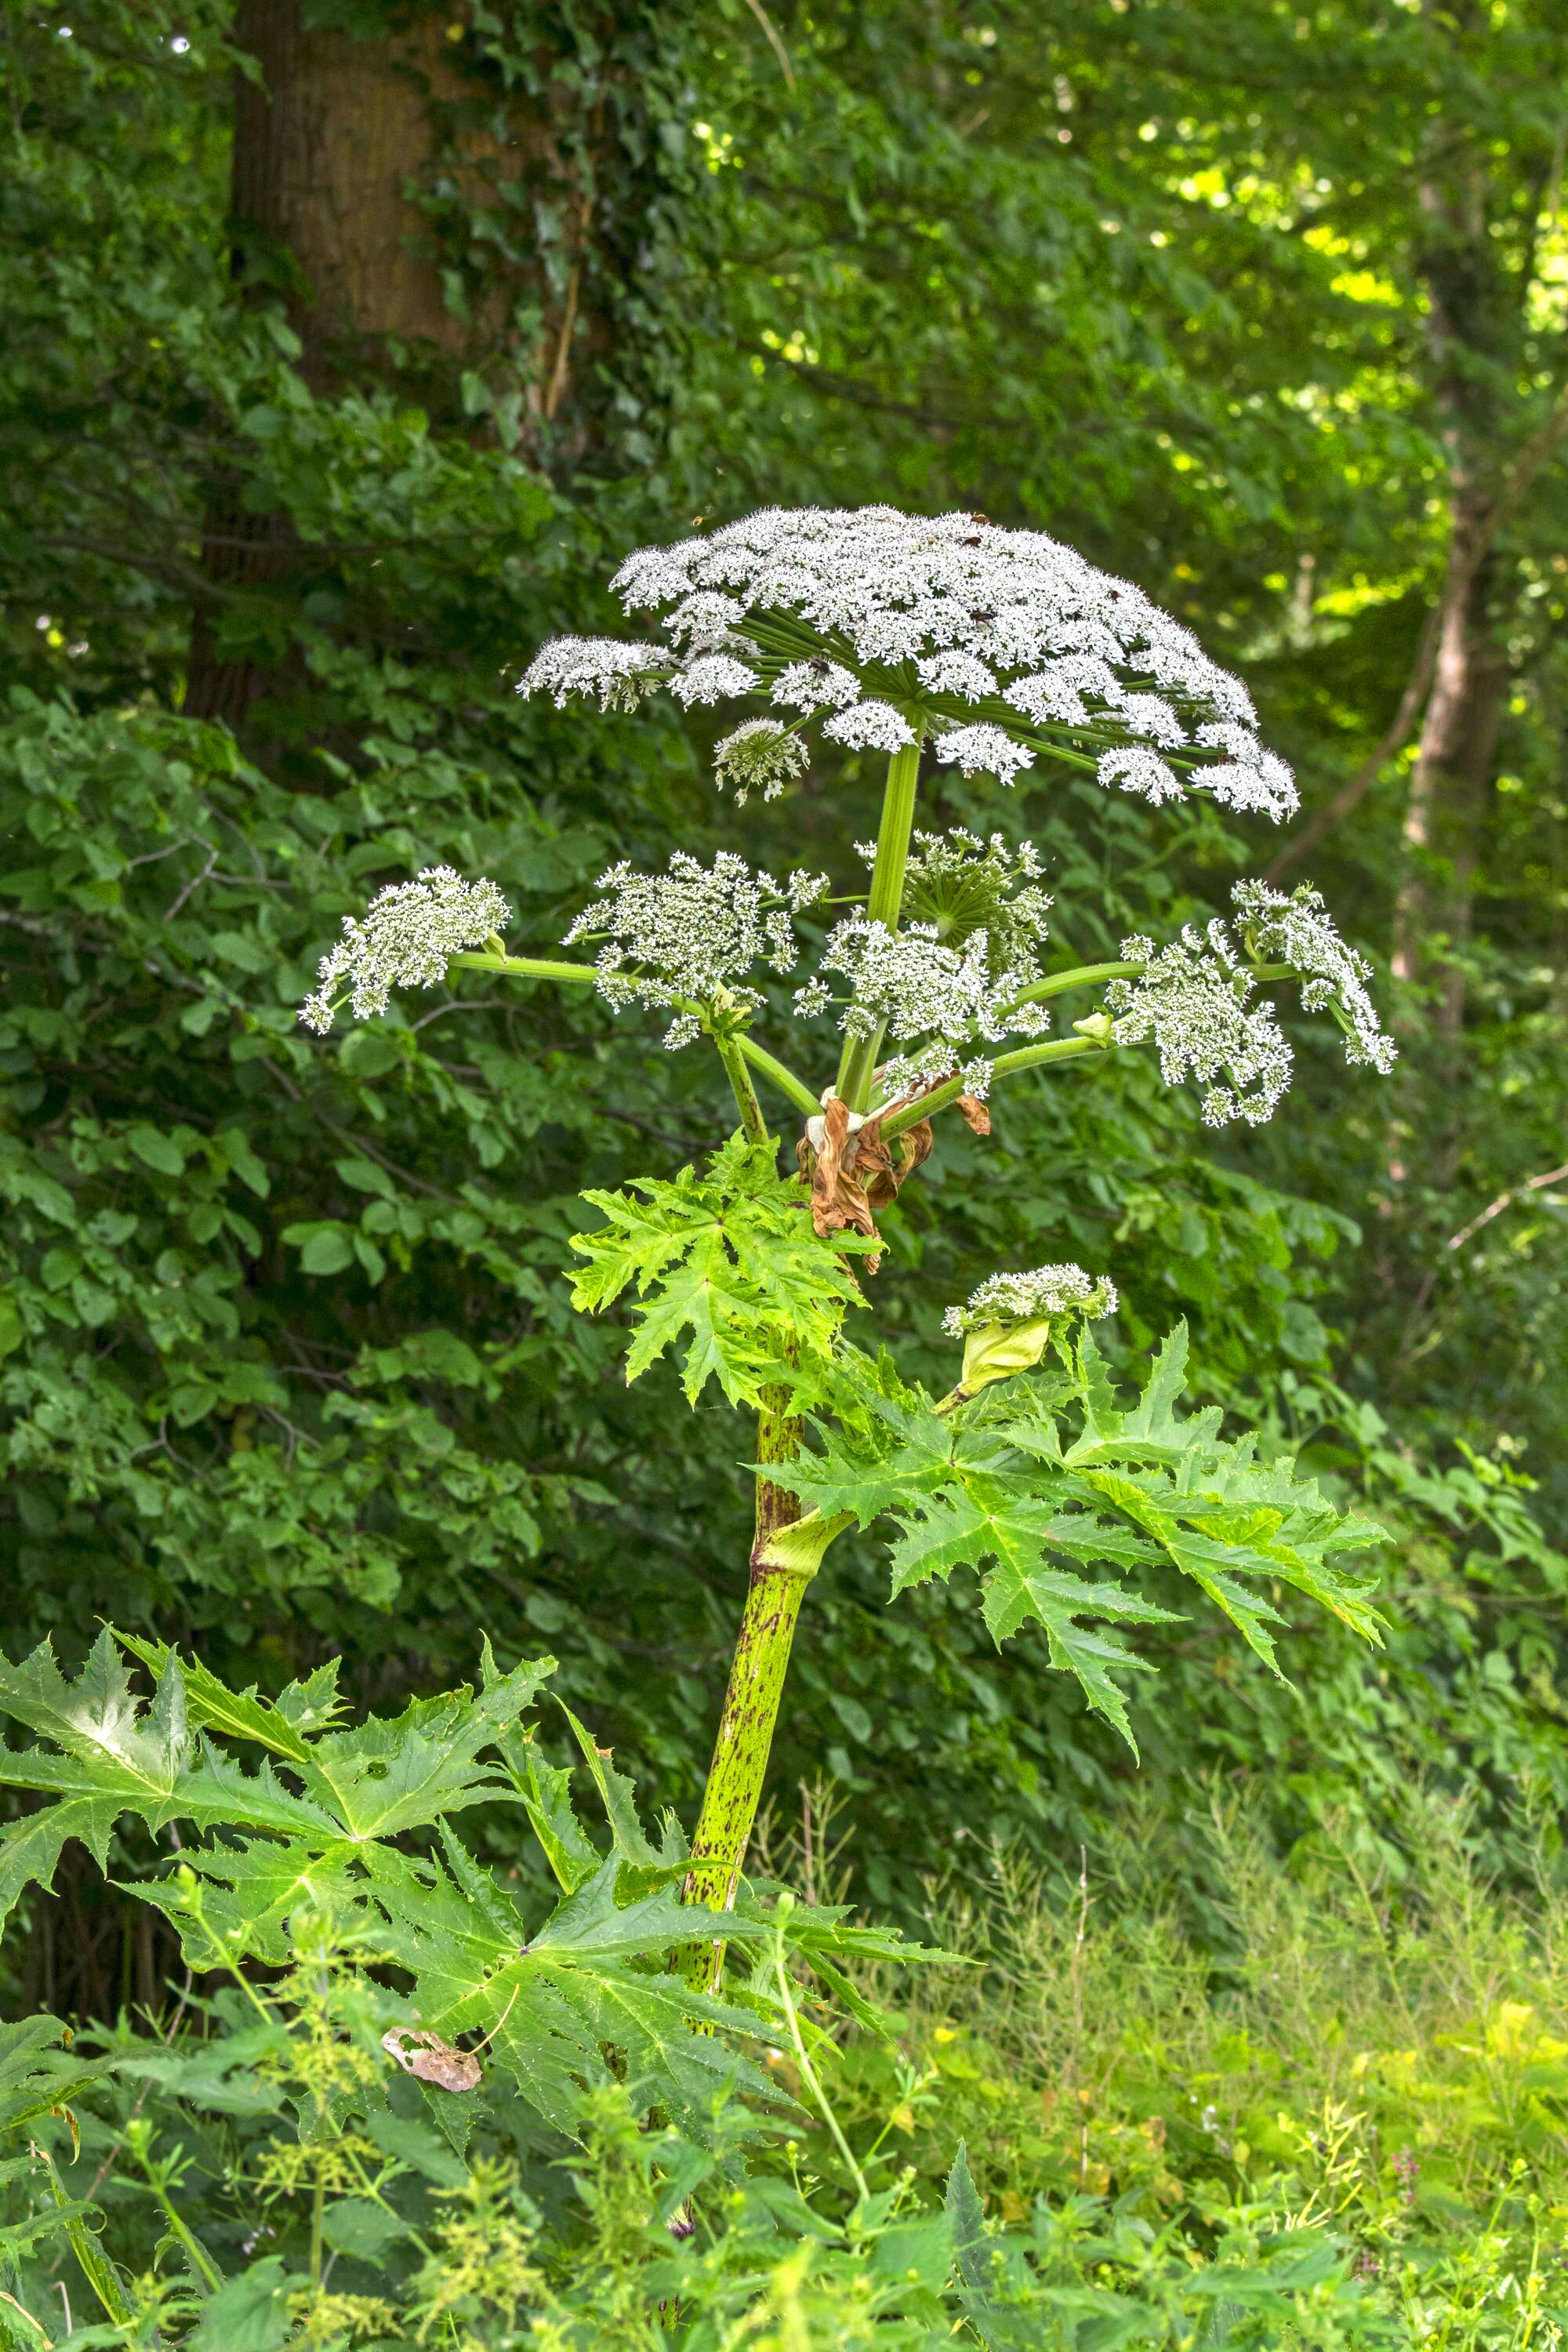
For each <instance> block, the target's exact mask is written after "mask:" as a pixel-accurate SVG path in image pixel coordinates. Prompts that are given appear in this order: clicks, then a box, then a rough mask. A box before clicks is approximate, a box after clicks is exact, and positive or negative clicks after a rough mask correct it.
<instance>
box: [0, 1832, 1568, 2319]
mask: <svg viewBox="0 0 1568 2352" xmlns="http://www.w3.org/2000/svg"><path fill="white" fill-rule="evenodd" d="M768 1830H769V1835H768V1838H767V1840H766V1843H767V1844H768V1846H769V1848H770V1849H771V1859H772V1861H773V1864H774V1865H775V1866H782V1865H785V1864H788V1865H789V1866H790V1867H791V1868H792V1870H793V1874H794V1875H795V1878H796V1881H797V1883H799V1884H801V1885H802V1892H803V1894H804V1895H805V1896H806V1897H807V1899H808V1900H812V1899H815V1900H817V1901H820V1900H823V1899H824V1898H830V1897H831V1896H832V1895H834V1893H835V1892H836V1891H837V1890H836V1885H835V1879H836V1875H837V1873H838V1871H839V1870H840V1868H841V1863H842V1857H841V1856H840V1855H839V1854H838V1853H837V1851H836V1843H835V1838H834V1832H833V1822H832V1802H831V1796H830V1794H826V1793H825V1792H821V1791H816V1792H812V1793H811V1795H810V1796H808V1797H807V1798H806V1800H805V1803H804V1805H803V1810H802V1813H801V1816H800V1819H799V1821H798V1822H795V1824H793V1825H784V1824H781V1823H780V1822H778V1821H777V1820H776V1819H775V1820H774V1821H773V1822H771V1823H770V1824H769V1825H768ZM1518 1835H1519V1842H1520V1848H1521V1858H1522V1859H1524V1860H1526V1861H1527V1862H1529V1863H1530V1864H1531V1869H1530V1870H1529V1872H1528V1873H1526V1874H1521V1879H1520V1881H1519V1882H1518V1884H1519V1885H1522V1886H1524V1887H1525V1888H1526V1889H1527V1891H1526V1892H1524V1893H1520V1892H1517V1891H1511V1892H1507V1893H1505V1892H1503V1891H1501V1890H1500V1889H1499V1888H1498V1887H1496V1886H1494V1885H1489V1883H1488V1882H1487V1881H1486V1879H1485V1878H1484V1877H1483V1876H1482V1874H1480V1872H1479V1868H1478V1866H1477V1864H1476V1861H1475V1858H1474V1855H1473V1853H1472V1850H1471V1844H1470V1841H1469V1838H1468V1829H1467V1822H1466V1816H1465V1812H1464V1810H1463V1808H1462V1807H1458V1806H1456V1805H1454V1804H1452V1803H1451V1802H1448V1801H1446V1800H1444V1799H1442V1798H1439V1797H1437V1796H1435V1795H1432V1794H1429V1793H1426V1792H1424V1791H1422V1790H1415V1791H1414V1792H1413V1793H1412V1794H1411V1795H1410V1797H1409V1799H1408V1801H1407V1806H1406V1818H1405V1823H1404V1836H1403V1839H1402V1841H1401V1843H1400V1845H1399V1846H1398V1847H1397V1848H1394V1847H1392V1846H1391V1847H1390V1849H1389V1852H1388V1856H1387V1858H1386V1860H1385V1861H1384V1864H1382V1865H1380V1866H1379V1868H1378V1869H1377V1870H1375V1871H1371V1870H1369V1868H1368V1867H1367V1865H1366V1864H1364V1863H1363V1860H1362V1859H1361V1857H1360V1855H1359V1853H1358V1852H1357V1851H1356V1850H1355V1849H1353V1848H1352V1846H1351V1844H1350V1843H1348V1842H1347V1841H1346V1840H1345V1839H1344V1838H1343V1837H1342V1835H1341V1834H1340V1832H1339V1829H1338V1826H1337V1824H1336V1823H1335V1822H1333V1821H1332V1820H1324V1821H1323V1822H1321V1824H1320V1828H1319V1831H1318V1832H1317V1834H1316V1836H1315V1837H1314V1838H1313V1839H1312V1840H1310V1841H1309V1842H1308V1843H1306V1844H1305V1845H1304V1846H1303V1847H1302V1848H1301V1849H1300V1851H1299V1852H1298V1853H1296V1854H1295V1855H1294V1856H1292V1857H1291V1859H1290V1861H1289V1864H1282V1863H1281V1862H1280V1861H1279V1859H1278V1858H1277V1856H1276V1855H1274V1854H1273V1853H1271V1852H1270V1851H1269V1850H1268V1847H1267V1846H1266V1845H1265V1844H1264V1843H1263V1841H1262V1839H1261V1836H1260V1834H1259V1833H1258V1832H1257V1831H1256V1829H1255V1828H1254V1826H1253V1825H1252V1824H1251V1822H1249V1820H1248V1817H1247V1811H1246V1808H1245V1806H1244V1805H1243V1804H1242V1803H1240V1802H1238V1801H1235V1800H1234V1799H1232V1800H1229V1801H1218V1800H1217V1799H1216V1800H1215V1801H1214V1802H1213V1803H1212V1804H1210V1805H1209V1806H1208V1807H1207V1808H1206V1810H1205V1809H1202V1808H1199V1809H1195V1810H1194V1814H1193V1816H1192V1817H1191V1819H1190V1820H1189V1822H1187V1824H1186V1825H1185V1829H1184V1832H1182V1833H1180V1834H1178V1833H1177V1832H1173V1830H1172V1829H1171V1828H1170V1827H1169V1825H1168V1824H1167V1825H1164V1826H1160V1825H1157V1824H1154V1823H1153V1822H1152V1821H1151V1822H1140V1821H1139V1819H1138V1818H1137V1817H1136V1816H1135V1815H1134V1816H1131V1817H1130V1818H1129V1820H1128V1822H1127V1825H1126V1827H1125V1828H1124V1830H1123V1832H1121V1835H1120V1836H1119V1838H1118V1840H1117V1841H1116V1842H1115V1843H1112V1844H1108V1845H1106V1846H1104V1847H1102V1848H1100V1850H1098V1851H1092V1852H1089V1853H1084V1854H1081V1855H1075V1856H1073V1857H1072V1864H1071V1867H1070V1868H1069V1869H1068V1870H1066V1871H1064V1872H1063V1873H1062V1874H1061V1875H1060V1876H1059V1878H1058V1879H1056V1880H1043V1879H1041V1878H1040V1877H1039V1876H1038V1875H1037V1874H1031V1873H1029V1872H1028V1871H1027V1870H1026V1869H1025V1868H1024V1867H1022V1866H1021V1865H1019V1864H1017V1863H1016V1862H1015V1861H1014V1860H1012V1859H1011V1858H1010V1857H1009V1856H1008V1855H1007V1854H1006V1853H993V1854H991V1855H989V1856H987V1857H985V1859H984V1863H983V1864H982V1865H981V1866H980V1867H979V1868H978V1869H976V1870H975V1871H973V1873H972V1874H971V1875H970V1876H969V1878H968V1879H967V1881H960V1879H959V1878H958V1877H957V1876H956V1874H952V1875H950V1876H949V1877H948V1878H947V1879H946V1880H945V1881H944V1882H939V1883H934V1884H933V1885H932V1888H931V1925H932V1927H933V1929H934V1930H935V1931H936V1937H937V1939H938V1940H941V1941H942V1942H945V1943H946V1944H947V1946H948V1947H949V1948H950V1949H962V1950H963V1951H966V1952H967V1953H968V1954H969V1955H970V1956H971V1958H970V1960H969V1962H968V1964H966V1965H963V1966H958V1967H952V1968H930V1967H928V1968H924V1969H919V1970H913V1971H910V1972H907V1973H904V1974H902V1975H900V1976H899V1977H897V1978H894V1977H893V1976H892V1975H891V1974H890V1972H883V1974H884V1980H882V1981H879V1982H875V1983H873V1984H872V1985H871V1986H870V1987H869V1988H868V1990H871V1991H872V1992H874V1993H875V1994H876V1995H877V1996H878V1997H879V2000H882V2001H883V2002H885V2003H890V2004H893V2005H894V2006H893V2008H892V2015H893V2021H894V2029H895V2030H894V2032H893V2035H892V2038H891V2039H890V2040H889V2041H886V2042H884V2041H881V2040H879V2038H878V2037H877V2036H876V2035H875V2034H873V2033H871V2032H865V2031H862V2030H857V2031H855V2032H848V2031H845V2032H843V2033H842V2034H841V2035H840V2037H839V2039H838V2041H837V2042H834V2041H831V2040H829V2041H826V2042H825V2041H824V2040H822V2039H821V2038H819V2037H818V2036H816V2034H814V2033H812V2032H809V2031H807V2032H805V2033H804V2034H803V2035H802V2037H801V2038H800V2040H799V2041H798V2042H797V2043H796V2045H795V2055H794V2056H792V2055H791V2054H790V2049H789V2046H788V2043H789V2037H788V2036H787V2035H786V2036H785V2037H784V2046H783V2047H782V2048H781V2049H779V2050H777V2051H775V2053H773V2062H772V2072H773V2074H774V2075H775V2077H776V2079H777V2087H778V2090H779V2092H780V2094H781V2097H782V2099H783V2100H784V2101H787V2102H789V2103H790V2104H788V2105H784V2106H782V2107H781V2111H780V2114H779V2116H778V2118H777V2120H776V2124H775V2127H774V2128H773V2130H772V2131H771V2133H769V2134H768V2135H766V2136H765V2137H763V2140H762V2141H761V2142H760V2143H759V2141H758V2138H757V2125H756V2116H755V2113H754V2108H753V2111H752V2113H751V2114H750V2115H747V2116H742V2112H741V2110H740V2107H739V2105H736V2107H735V2108H734V2110H733V2112H727V2111H726V2109H725V2106H724V2105H723V2102H722V2100H720V2101H719V2103H718V2104H717V2105H715V2109H714V2113H713V2115H712V2117H711V2119H710V2128H708V2129H707V2130H706V2131H705V2132H704V2133H703V2134H702V2135H701V2136H700V2137H693V2136H692V2135H691V2134H689V2132H687V2131H685V2130H678V2129H677V2128H675V2127H674V2126H672V2125H669V2124H668V2123H665V2122H661V2120H660V2119H659V2117H658V2116H657V2114H656V2115H655V2116H653V2117H651V2118H647V2117H642V2118H639V2116H638V2112H637V2095H636V2085H635V2084H629V2083H627V2084H617V2083H614V2082H612V2083H608V2084H603V2085H601V2087H600V2088H599V2089H598V2090H596V2091H595V2092H594V2093H593V2094H592V2095H588V2096H587V2097H586V2098H585V2099H584V2102H583V2105H582V2107H581V2109H580V2112H579V2115H578V2117H577V2122H576V2127H575V2132H574V2134H567V2133H564V2132H562V2131H559V2130H552V2129H550V2128H548V2127H546V2126H543V2125H542V2123H541V2121H540V2119H539V2116H538V2115H537V2112H536V2111H534V2110H532V2109H531V2107H530V2106H529V2105H527V2104H526V2102H525V2101H524V2100H523V2099H521V2097H520V2096H519V2095H518V2094H517V2093H516V2091H515V2089H513V2088H512V2087H511V2086H510V2085H507V2086H506V2087H504V2088H496V2089H492V2086H491V2081H490V2078H489V2075H488V2074H487V2075H486V2077H485V2079H484V2080H483V2081H482V2082H481V2083H480V2084H479V2086H477V2087H476V2088H475V2089H473V2090H472V2091H470V2092H455V2091H452V2090H449V2089H447V2088H445V2087H443V2086H442V2085H441V2084H437V2083H432V2082H421V2081H419V2080H416V2079H415V2078H414V2077H412V2076H411V2075H409V2074H407V2073H405V2072H402V2071H399V2070H398V2069H397V2067H396V2066H395V2064H394V2063H393V2061H392V2058H391V2057H390V2056H389V2054H388V2053H387V2052H386V2051H385V2049H384V2045H383V2041H382V2034H383V2032H384V2025H385V2014H386V2008H387V2004H386V2000H385V1996H384V1993H383V1992H380V1991H378V1990H376V1989H375V1988H374V1986H373V1984H372V1982H371V1980H370V1978H369V1976H368V1974H367V1972H366V1970H365V1969H364V1967H363V1959H364V1957H365V1956H364V1955H363V1953H361V1952H357V1951H356V1950H355V1949H354V1948H352V1946H349V1945H346V1944H345V1943H344V1942H343V1941H342V1938H341V1936H340V1934H339V1931H338V1930H337V1929H335V1928H334V1927H333V1924H332V1922H331V1918H330V1916H326V1915H317V1916H315V1918H314V1920H313V1922H312V1920H311V1918H310V1915H308V1914H307V1915H304V1916H301V1918H300V1924H299V1927H298V1943H297V1958H296V1959H295V1962H294V1965H293V1966H292V1968H291V1969H289V1972H288V1974H287V1975H286V1976H285V1977H284V1978H283V1979H280V1980H278V1981H275V1982H273V1983H272V1984H270V1985H269V1986H268V1988H267V1991H266V1994H265V1997H264V1998H262V1999H258V1998H257V1997H256V1995H255V1990H254V1988H251V1989H247V1987H246V1985H245V1984H244V1983H243V1982H241V1981H239V1980H237V1979H236V1980H235V1981H232V1982H230V1983H229V1984H228V1985H227V1986H226V1988H220V1989H218V1990H216V1991H215V1990H211V1989H210V1988H209V1989H206V1990H203V1989H202V1988H201V1987H199V1986H195V1985H187V1986H186V1987H184V1990H183V1993H179V1994H177V1995H172V1996H171V1999H170V2000H169V2003H168V2004H167V2006H166V2007H165V2009H164V2010H163V2012H162V2013H161V2014H160V2015H159V2016H157V2017H152V2016H146V2015H125V2016H122V2017H121V2018H120V2019H118V2020H117V2021H114V2022H113V2023H112V2024H111V2025H107V2026H104V2027H102V2028H100V2029H99V2030H98V2031H96V2032H89V2033H83V2034H81V2035H80V2036H79V2037H78V2038H77V2039H76V2040H75V2041H74V2042H71V2043H70V2044H69V2046H68V2047H65V2048H62V2047H61V2046H60V2045H59V2037H58V2035H57V2034H54V2033H53V2032H45V2031H44V2030H43V2029H42V2028H41V2027H40V2025H39V2023H38V2021H32V2022H30V2023H29V2024H27V2025H26V2026H16V2027H9V2028H5V2029H0V2032H3V2033H4V2035H5V2041H4V2042H3V2043H0V2084H3V2096H4V2105H0V2120H3V2119H5V2118H9V2123H10V2130H9V2133H8V2137H7V2141H6V2145H5V2164H4V2172H3V2176H0V2194H3V2195H4V2196H5V2200H6V2209H5V2225H6V2226H5V2231H4V2235H3V2237H0V2252H3V2258H4V2262H5V2274H4V2279H3V2282H0V2284H3V2289H4V2299H0V2343H5V2344H6V2345H8V2346H9V2345H12V2344H15V2345H27V2346H29V2347H48V2346H52V2347H56V2352H61V2347H71V2348H72V2352H85V2347H89V2346H105V2347H110V2346H113V2347H137V2352H143V2347H145V2352H152V2347H188V2352H283V2347H300V2352H306V2347H309V2352H359V2348H360V2347H390V2346H394V2345H405V2344H414V2345H423V2346H430V2347H444V2348H445V2352H509V2347H525V2346H526V2347H531V2352H578V2347H600V2346H605V2347H628V2352H636V2347H677V2346H678V2347H682V2352H728V2347H742V2346H744V2347H758V2352H764V2347H765V2348H766V2352H814V2347H868V2352H870V2347H893V2352H904V2347H909V2352H916V2347H935V2346H937V2345H941V2344H948V2343H971V2344H980V2345H983V2346H985V2347H1004V2352H1008V2348H1010V2347H1034V2346H1038V2347H1057V2346H1060V2347H1073V2352H1110V2347H1116V2346H1121V2345H1124V2344H1127V2345H1131V2344H1138V2345H1143V2344H1149V2345H1159V2346H1165V2347H1172V2352H1175V2347H1210V2346H1217V2345H1221V2344H1227V2345H1235V2346H1237V2347H1240V2346H1244V2345H1252V2344H1258V2345H1279V2346H1300V2347H1320V2346H1321V2347H1337V2346H1340V2345H1346V2346H1351V2345H1379V2346H1382V2345H1388V2346H1393V2347H1405V2346H1415V2345H1420V2346H1423V2347H1426V2346H1437V2347H1444V2352H1466V2347H1478V2352H1479V2347H1487V2352H1492V2347H1498V2348H1499V2352H1501V2347H1508V2352H1524V2347H1535V2346H1542V2347H1551V2346H1553V2345H1555V2344H1557V2343H1558V2342H1559V2341H1560V2340H1561V2332H1562V2330H1563V2326H1564V2324H1565V2323H1568V1897H1565V1896H1564V1895H1563V1891H1562V1889H1561V1887H1560V1885H1559V1884H1558V1881H1557V1877H1556V1875H1555V1873H1554V1870H1553V1868H1552V1857H1551V1853H1550V1846H1549V1843H1548V1841H1547V1839H1546V1838H1545V1837H1544V1836H1543V1835H1542V1833H1541V1829H1540V1825H1539V1824H1538V1823H1534V1822H1531V1820H1530V1819H1529V1818H1528V1817H1527V1816H1525V1815H1521V1820H1520V1823H1519V1830H1518ZM776 1955H777V1960H778V1965H779V1970H780V1977H781V1981H782V1982H783V1984H784V1988H785V1990H784V2009H785V2011H786V2013H792V2012H793V2011H795V2008H796V2007H797V2006H798V2009H799V2011H800V2012H801V2014H802V2015H803V2016H804V2015H805V2011H807V2010H808V2009H809V2008H810V2007H811V2005H812V2004H811V1996H810V1992H809V1989H808V1988H807V1987H806V1986H805V1984H804V1983H801V1982H797V1981H796V1979H795V1974H794V1973H793V1972H794V1971H795V1969H797V1967H798V1963H796V1962H795V1961H793V1960H792V1959H791V1958H790V1956H789V1947H788V1945H787V1942H786V1940H785V1938H784V1935H783V1934H782V1933H781V1935H780V1937H779V1940H778V1943H777V1947H776ZM476 2055H477V2056H479V2059H480V2061H481V2063H482V2055H483V2053H476ZM495 2079H496V2081H497V2082H499V2081H500V2075H499V2072H498V2074H497V2075H496V2077H495Z"/></svg>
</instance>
